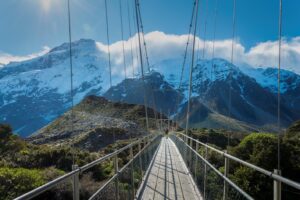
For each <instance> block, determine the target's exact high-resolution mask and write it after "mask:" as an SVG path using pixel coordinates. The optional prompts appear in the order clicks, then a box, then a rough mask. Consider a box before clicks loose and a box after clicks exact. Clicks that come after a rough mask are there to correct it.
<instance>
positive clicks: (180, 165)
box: [16, 0, 300, 200]
mask: <svg viewBox="0 0 300 200" xmlns="http://www.w3.org/2000/svg"><path fill="white" fill-rule="evenodd" d="M104 1H105V17H106V25H107V26H106V33H107V43H108V45H107V52H108V68H109V76H110V86H112V78H111V71H112V70H111V61H110V59H111V58H110V49H109V43H110V39H109V17H108V9H107V3H108V2H107V0H104ZM127 2H129V1H127ZM217 2H218V0H216V9H215V17H216V15H217ZM133 8H134V9H133V13H132V14H133V16H134V19H135V21H136V23H134V24H135V27H136V31H137V33H138V34H137V35H138V41H137V43H138V52H137V55H136V56H137V58H138V60H139V61H140V67H141V69H140V73H141V78H142V79H143V80H144V73H145V71H144V70H145V69H147V70H148V71H149V69H150V65H149V57H148V53H147V46H146V41H145V37H144V28H143V23H142V16H141V10H140V3H139V0H134V7H133ZM235 9H236V5H235V0H233V23H232V24H233V26H232V37H233V39H232V49H231V63H233V52H234V44H233V43H234V37H235V20H236V19H235V18H236V16H235ZM122 10H123V9H122V1H120V20H121V35H122V41H124V40H123V37H124V35H123V34H124V27H123V25H124V23H123V14H122ZM281 10H282V9H281V0H280V9H279V11H280V15H279V16H280V17H279V48H278V50H279V60H278V68H279V72H280V52H281ZM130 12H131V11H130V7H129V4H128V18H131V17H130ZM70 13H71V12H70V1H69V0H68V19H69V21H68V22H69V44H70V48H69V50H70V52H69V53H70V76H71V98H72V99H73V92H72V91H73V80H72V75H73V63H72V35H71V14H70ZM198 13H199V0H195V1H194V4H193V10H192V17H191V22H190V26H189V37H188V41H187V45H186V48H185V53H184V59H183V64H182V70H181V78H180V83H179V86H178V90H180V88H181V87H182V73H183V71H184V67H185V65H186V59H187V55H188V53H187V52H188V50H189V45H192V46H191V47H192V52H191V55H192V56H191V57H192V58H191V66H192V67H190V73H189V74H190V76H189V94H188V107H187V114H186V123H185V125H186V127H185V131H183V132H176V131H175V130H176V129H175V127H174V126H173V125H170V123H168V124H169V129H171V127H173V128H174V130H172V131H170V133H169V134H163V128H162V123H160V127H159V125H158V124H159V123H157V130H154V131H153V130H152V133H151V134H148V135H146V136H144V137H142V138H138V139H135V140H134V141H133V142H131V143H130V144H128V145H127V146H125V147H123V148H121V149H116V150H115V151H114V152H113V153H110V154H107V155H105V156H103V157H101V158H99V159H97V160H95V161H93V162H91V163H88V164H86V165H84V166H78V165H76V163H73V166H72V171H71V172H69V173H67V174H65V175H63V176H61V177H59V178H57V179H55V180H53V181H51V182H48V183H46V184H44V185H42V186H40V187H38V188H36V189H34V190H32V191H30V192H28V193H26V194H23V195H22V196H19V197H17V198H16V200H27V199H39V197H41V195H43V194H45V193H47V191H49V190H51V189H53V188H58V187H59V186H61V185H63V184H66V183H69V184H71V185H72V197H73V199H74V200H79V199H80V191H81V190H82V189H83V188H82V187H81V185H80V181H81V179H80V177H81V175H82V174H84V173H86V172H88V171H89V170H90V169H92V168H93V167H95V166H97V165H101V164H103V163H104V162H107V161H108V160H110V161H112V162H113V169H114V173H113V175H112V176H111V178H110V179H108V180H106V181H105V183H102V184H101V185H99V188H98V190H97V191H95V192H94V194H93V195H92V196H91V197H90V198H89V199H90V200H94V199H107V200H110V199H113V200H118V199H121V200H122V199H145V200H148V199H168V200H171V199H178V200H179V199H186V200H192V199H199V200H201V199H223V200H227V199H249V200H250V199H253V197H252V195H251V194H248V193H247V192H246V191H244V190H243V189H242V188H241V187H240V186H239V185H237V184H236V183H235V182H234V181H233V180H231V178H230V170H229V169H230V165H231V164H232V163H234V164H238V165H241V166H244V167H246V168H249V169H251V170H253V171H255V172H257V173H259V174H261V175H263V176H266V177H268V178H269V180H270V181H272V182H273V185H274V187H273V197H274V200H280V199H281V193H282V185H286V186H288V187H291V188H293V189H295V190H298V191H300V183H297V182H295V181H292V180H290V179H287V178H285V177H283V176H281V175H280V174H281V171H280V140H279V139H278V166H276V167H274V168H275V169H274V171H268V170H266V169H263V168H261V167H259V166H255V165H253V164H251V163H249V162H246V161H244V160H241V159H239V158H237V157H234V156H232V155H230V154H228V153H227V151H226V150H224V151H222V150H219V149H216V148H215V147H212V146H210V145H208V144H206V143H203V142H200V141H199V140H197V139H195V138H192V137H190V136H188V135H187V133H188V129H189V114H190V109H191V106H190V99H191V94H192V73H193V66H194V61H195V56H196V55H195V49H196V48H197V44H196V35H197V30H198V28H197V24H198V22H197V21H198ZM128 21H129V30H130V35H131V34H132V30H131V22H130V20H128ZM214 21H215V22H214V27H215V28H216V20H214ZM205 26H206V23H205ZM204 29H206V27H205V28H204ZM215 32H216V31H215V30H214V38H215ZM190 35H191V36H190ZM198 45H199V44H198ZM131 46H132V44H131ZM122 51H123V61H124V74H125V79H126V78H127V74H128V69H127V63H126V58H125V55H124V44H123V45H122ZM133 54H134V53H133V50H132V49H131V57H132V59H131V60H133V57H134V55H133ZM204 54H205V52H204V50H203V54H202V56H204ZM213 55H214V51H213ZM145 65H146V66H145ZM212 68H213V66H212ZM132 71H133V74H134V68H133V69H132ZM229 74H230V77H231V76H232V74H231V73H229ZM278 85H279V87H278V90H279V91H278V102H279V103H278V128H279V130H280V73H279V75H278ZM144 94H145V95H144V105H145V117H146V129H147V130H149V125H148V113H147V106H150V105H148V103H147V102H148V98H153V99H154V97H153V96H152V97H147V95H146V93H144ZM152 95H154V94H153V93H152ZM229 99H230V101H229V102H230V103H231V93H230V89H229ZM153 102H154V103H153V105H151V106H152V107H153V108H154V110H156V106H155V101H153ZM177 104H178V106H179V97H178V100H177ZM72 107H73V101H72ZM230 107H231V105H230V106H229V108H230ZM230 112H231V111H230V110H229V114H228V115H229V116H230ZM72 115H73V114H72ZM155 118H156V120H157V121H158V120H159V119H158V118H159V113H155ZM72 121H73V120H72ZM71 131H73V130H71ZM113 134H114V133H113ZM114 138H115V136H114ZM228 138H229V137H228ZM278 138H279V137H278ZM114 141H115V140H114ZM200 150H201V151H200ZM209 153H215V154H216V155H219V156H220V157H221V158H222V159H223V170H222V171H220V170H219V169H218V168H216V166H215V165H214V164H213V163H211V161H210V160H209V159H208V154H209ZM120 155H127V156H128V157H129V160H128V161H127V162H126V163H125V164H124V165H123V166H121V167H120V163H119V159H118V158H119V156H120Z"/></svg>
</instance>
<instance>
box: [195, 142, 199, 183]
mask: <svg viewBox="0 0 300 200" xmlns="http://www.w3.org/2000/svg"><path fill="white" fill-rule="evenodd" d="M195 150H196V152H198V151H199V143H198V142H196V149H195ZM197 168H198V156H196V160H195V182H196V185H197V175H198V173H197Z"/></svg>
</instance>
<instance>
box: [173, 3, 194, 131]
mask: <svg viewBox="0 0 300 200" xmlns="http://www.w3.org/2000/svg"><path fill="white" fill-rule="evenodd" d="M195 7H196V0H195V1H194V4H193V11H192V17H191V20H190V25H189V32H188V38H187V42H186V46H185V51H184V56H183V63H182V66H181V73H180V79H179V85H178V88H177V91H178V96H177V102H176V109H177V112H178V110H179V103H180V89H181V86H182V81H183V73H184V68H185V65H186V59H187V54H188V47H189V44H190V39H191V32H192V28H193V22H194V16H195ZM178 125H179V113H177V123H176V128H178Z"/></svg>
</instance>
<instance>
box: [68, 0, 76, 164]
mask: <svg viewBox="0 0 300 200" xmlns="http://www.w3.org/2000/svg"><path fill="white" fill-rule="evenodd" d="M67 3H68V32H69V56H70V87H71V88H70V94H71V133H74V93H73V59H72V26H71V8H70V0H68V1H67ZM72 162H73V165H74V164H75V155H74V152H73V154H72Z"/></svg>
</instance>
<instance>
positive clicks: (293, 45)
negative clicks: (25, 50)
mask: <svg viewBox="0 0 300 200" xmlns="http://www.w3.org/2000/svg"><path fill="white" fill-rule="evenodd" d="M190 37H192V36H191V35H190ZM145 39H146V43H147V49H148V54H149V59H150V65H155V64H156V63H159V62H161V61H162V60H166V59H176V58H177V59H178V58H179V59H183V54H184V49H185V46H186V42H187V39H188V35H174V34H166V33H163V32H159V31H154V32H150V33H148V34H146V35H145ZM191 39H192V38H191ZM196 42H197V45H196V47H198V46H199V52H198V53H199V55H202V50H203V46H204V41H203V40H202V39H200V38H196ZM124 45H125V54H126V65H127V74H128V75H131V74H132V71H133V70H134V71H135V72H138V71H139V70H140V68H139V62H140V61H139V60H138V57H137V54H138V35H137V34H135V35H134V36H133V37H132V38H129V39H128V40H126V41H124ZM231 45H232V40H231V39H225V40H216V41H215V57H218V58H224V59H227V60H230V57H231ZM131 46H132V47H133V49H132V50H133V53H134V60H133V67H132V60H131ZM190 46H191V45H190ZM205 46H206V48H205V58H206V59H211V58H212V47H213V41H206V43H205ZM97 47H98V49H99V50H100V51H101V52H104V53H105V52H106V53H107V46H106V45H104V44H102V43H100V42H97ZM110 51H111V59H112V69H113V71H112V72H113V74H114V75H116V74H117V75H120V76H124V71H123V54H122V53H123V51H122V41H118V42H115V43H113V44H111V45H110ZM47 52H49V47H44V49H43V50H42V51H41V52H38V53H34V54H31V55H27V56H14V55H9V54H5V53H1V52H0V66H1V63H3V64H7V63H9V62H12V61H24V60H28V59H32V58H35V57H37V56H41V55H44V54H45V53H47ZM144 57H145V56H144ZM189 58H190V55H189ZM277 63H278V41H265V42H261V43H258V44H256V45H255V46H253V47H251V48H250V49H249V50H246V48H245V47H244V46H243V44H241V43H240V42H239V40H236V41H235V43H234V64H236V65H237V66H239V65H243V64H247V65H250V66H253V67H277V65H278V64H277ZM299 63H300V36H299V37H295V38H292V39H289V40H288V39H283V41H282V68H284V69H288V70H291V71H294V72H296V73H298V74H300V66H299ZM132 69H133V70H132Z"/></svg>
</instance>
